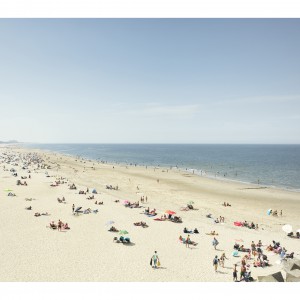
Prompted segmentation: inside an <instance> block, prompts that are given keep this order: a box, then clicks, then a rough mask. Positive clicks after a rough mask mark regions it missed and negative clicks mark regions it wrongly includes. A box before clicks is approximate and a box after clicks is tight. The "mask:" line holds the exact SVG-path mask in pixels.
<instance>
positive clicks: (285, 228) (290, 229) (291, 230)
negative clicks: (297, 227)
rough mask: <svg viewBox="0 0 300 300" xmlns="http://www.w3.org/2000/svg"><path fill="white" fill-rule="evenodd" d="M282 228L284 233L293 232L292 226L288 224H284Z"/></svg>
mask: <svg viewBox="0 0 300 300" xmlns="http://www.w3.org/2000/svg"><path fill="white" fill-rule="evenodd" d="M282 230H283V231H284V232H286V233H290V232H293V227H292V226H291V225H289V224H286V225H284V226H282Z"/></svg>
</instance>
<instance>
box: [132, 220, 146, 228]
mask: <svg viewBox="0 0 300 300" xmlns="http://www.w3.org/2000/svg"><path fill="white" fill-rule="evenodd" d="M133 225H134V226H142V227H143V228H146V227H149V226H148V225H147V224H146V222H142V221H141V222H136V223H133Z"/></svg>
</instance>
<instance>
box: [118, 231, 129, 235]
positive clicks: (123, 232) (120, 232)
mask: <svg viewBox="0 0 300 300" xmlns="http://www.w3.org/2000/svg"><path fill="white" fill-rule="evenodd" d="M128 233H129V232H128V231H127V230H120V231H119V234H121V235H123V234H128Z"/></svg>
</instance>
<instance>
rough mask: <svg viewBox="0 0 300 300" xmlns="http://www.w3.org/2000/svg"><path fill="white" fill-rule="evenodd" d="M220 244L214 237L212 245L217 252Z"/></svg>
mask: <svg viewBox="0 0 300 300" xmlns="http://www.w3.org/2000/svg"><path fill="white" fill-rule="evenodd" d="M218 244H219V242H218V240H217V239H216V238H215V237H214V239H213V241H212V245H213V246H214V248H215V250H217V249H216V248H217V245H218Z"/></svg>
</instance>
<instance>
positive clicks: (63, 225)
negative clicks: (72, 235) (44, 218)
mask: <svg viewBox="0 0 300 300" xmlns="http://www.w3.org/2000/svg"><path fill="white" fill-rule="evenodd" d="M50 228H51V229H57V230H58V231H62V230H69V229H70V227H69V225H68V223H63V222H62V221H61V220H58V222H57V224H55V223H54V221H52V222H51V223H50Z"/></svg>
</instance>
